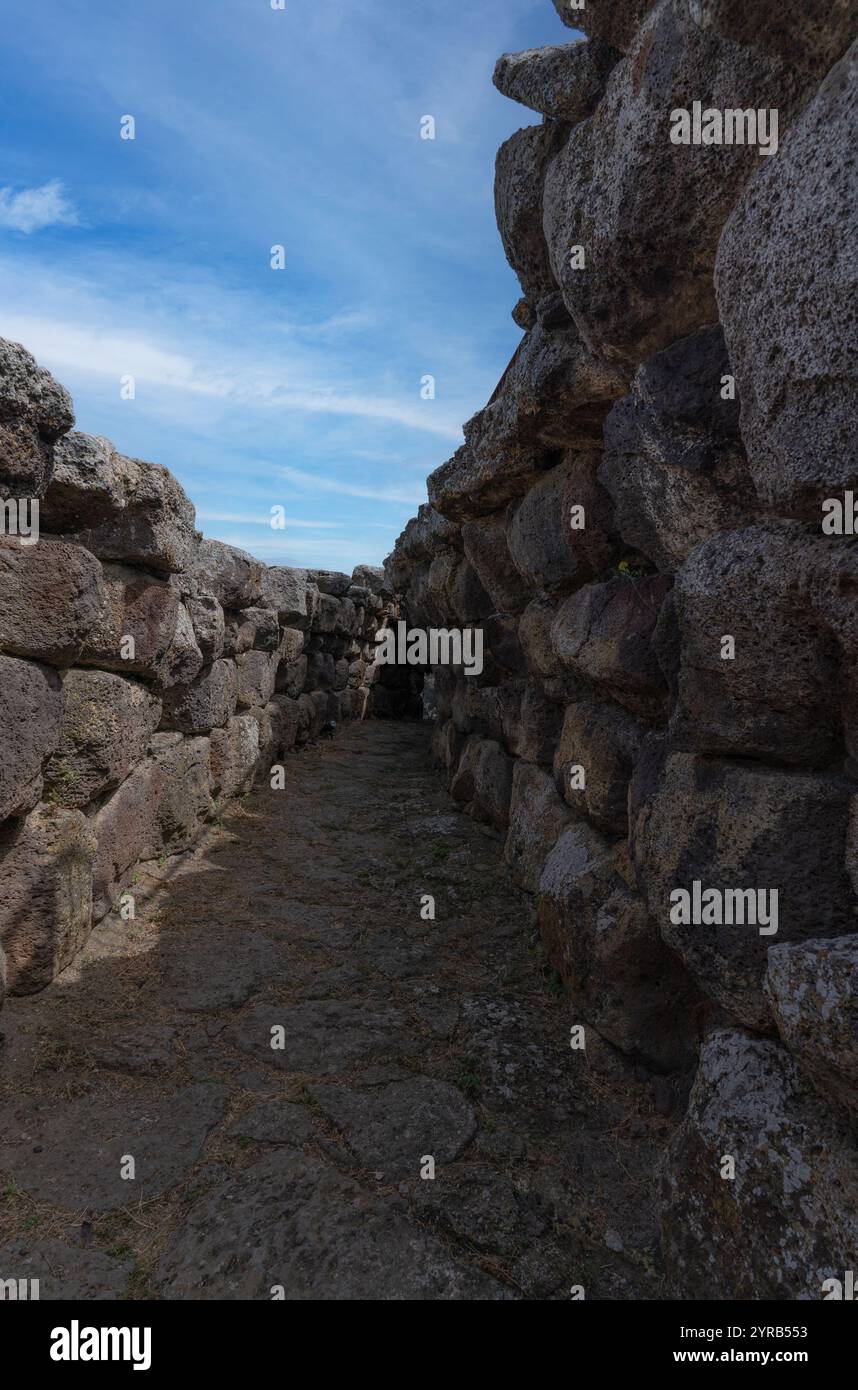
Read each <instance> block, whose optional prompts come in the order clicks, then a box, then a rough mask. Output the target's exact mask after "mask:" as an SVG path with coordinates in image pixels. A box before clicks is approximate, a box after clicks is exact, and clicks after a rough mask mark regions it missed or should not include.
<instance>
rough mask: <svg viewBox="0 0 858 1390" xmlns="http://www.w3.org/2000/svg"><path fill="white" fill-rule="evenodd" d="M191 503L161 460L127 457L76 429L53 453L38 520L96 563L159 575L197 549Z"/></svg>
mask: <svg viewBox="0 0 858 1390" xmlns="http://www.w3.org/2000/svg"><path fill="white" fill-rule="evenodd" d="M195 517H196V513H195V511H194V506H193V503H192V502H191V500H190V498H189V497H188V496H187V494H186V492H185V491H184V489H183V488H182V487H181V486H180V484H179V483H178V481H177V480H176V478H174V477H173V475H172V473H170V471H169V470H168V469H166V468H164V467H162V466H161V465H160V464H156V463H146V462H144V461H143V460H142V459H131V458H125V456H124V455H122V454H120V453H117V451H116V449H115V448H114V446H113V445H112V444H111V442H110V440H109V439H103V438H100V437H95V436H92V435H88V434H80V433H78V432H77V431H75V432H73V433H72V434H69V435H67V436H66V438H65V439H63V440H61V441H60V443H59V444H58V445H57V446H56V449H55V452H54V472H53V477H52V478H51V483H50V486H49V487H48V490H47V492H46V494H45V498H44V502H43V504H42V524H43V525H44V526H45V527H46V528H47V529H48V530H51V531H61V532H63V533H64V534H67V535H69V536H73V537H74V539H76V540H78V541H79V542H80V543H81V545H85V546H86V548H87V549H88V550H91V551H92V553H93V555H97V556H98V558H99V559H100V560H121V561H123V562H124V563H125V564H129V565H142V566H145V567H148V568H150V569H154V570H156V571H158V572H160V573H168V574H169V573H174V572H178V571H181V570H184V569H185V568H186V566H187V565H188V563H189V562H190V560H191V556H192V554H193V552H194V549H195V546H196V539H195V530H194V526H195Z"/></svg>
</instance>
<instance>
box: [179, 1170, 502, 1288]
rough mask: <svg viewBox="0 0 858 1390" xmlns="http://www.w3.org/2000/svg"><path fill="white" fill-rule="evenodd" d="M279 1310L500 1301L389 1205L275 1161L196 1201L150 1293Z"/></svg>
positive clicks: (329, 1174) (335, 1178)
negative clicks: (300, 1304) (295, 1304)
mask: <svg viewBox="0 0 858 1390" xmlns="http://www.w3.org/2000/svg"><path fill="white" fill-rule="evenodd" d="M278 1286H279V1288H282V1290H283V1294H282V1295H281V1296H283V1297H285V1298H286V1299H287V1300H289V1301H310V1300H313V1301H315V1300H322V1301H328V1300H354V1299H366V1300H369V1299H371V1300H373V1301H378V1300H381V1301H388V1300H391V1301H392V1300H397V1301H399V1300H407V1301H414V1300H422V1299H426V1300H435V1299H437V1300H457V1299H506V1298H509V1297H510V1296H511V1295H510V1293H509V1291H508V1290H507V1289H505V1288H504V1287H503V1285H501V1284H498V1283H497V1282H496V1281H495V1280H493V1279H491V1278H489V1277H488V1276H487V1275H485V1274H483V1273H482V1271H480V1270H476V1269H472V1268H470V1267H469V1266H467V1265H464V1264H460V1263H458V1262H456V1261H455V1260H453V1259H452V1258H451V1256H450V1255H449V1254H448V1252H447V1250H446V1249H445V1248H444V1246H443V1245H442V1244H441V1242H440V1241H438V1240H436V1239H435V1238H434V1237H432V1236H431V1235H430V1234H428V1233H427V1232H426V1231H424V1230H422V1229H421V1227H419V1226H416V1225H414V1224H413V1223H412V1222H411V1221H410V1220H409V1218H408V1216H407V1213H406V1210H405V1207H404V1204H403V1203H401V1202H400V1201H399V1200H398V1199H395V1198H394V1199H391V1198H381V1197H378V1196H375V1195H373V1194H369V1193H367V1192H366V1191H365V1190H364V1189H362V1188H361V1187H359V1186H358V1184H357V1183H356V1182H354V1181H353V1180H352V1179H351V1178H349V1177H347V1176H346V1175H344V1174H342V1173H339V1172H337V1171H335V1170H334V1169H332V1168H328V1167H326V1166H321V1165H320V1164H319V1162H318V1160H313V1161H312V1162H311V1161H308V1160H307V1159H305V1158H304V1157H303V1155H300V1154H289V1153H275V1154H270V1155H268V1156H266V1157H265V1158H264V1159H262V1160H261V1161H260V1162H259V1163H256V1164H253V1165H252V1166H251V1167H250V1168H247V1169H245V1170H244V1172H243V1173H241V1174H240V1175H239V1176H238V1177H237V1178H234V1179H231V1180H230V1181H228V1182H226V1183H224V1184H223V1185H222V1186H221V1187H218V1188H216V1189H215V1190H214V1191H213V1192H210V1193H208V1194H206V1195H205V1196H204V1197H202V1198H201V1199H200V1200H199V1201H198V1202H197V1203H196V1205H195V1206H193V1207H192V1208H191V1210H190V1212H189V1213H188V1216H187V1219H186V1221H185V1223H184V1225H183V1227H182V1229H181V1230H180V1231H179V1232H178V1234H177V1235H176V1236H175V1237H174V1239H173V1241H172V1243H171V1244H170V1245H169V1246H168V1248H167V1250H166V1252H165V1254H164V1255H163V1257H162V1259H161V1261H160V1264H159V1266H158V1268H157V1271H156V1287H157V1289H158V1292H159V1293H160V1295H161V1296H162V1297H163V1298H169V1299H265V1300H266V1301H270V1300H271V1298H272V1296H273V1294H272V1290H275V1289H277V1288H278Z"/></svg>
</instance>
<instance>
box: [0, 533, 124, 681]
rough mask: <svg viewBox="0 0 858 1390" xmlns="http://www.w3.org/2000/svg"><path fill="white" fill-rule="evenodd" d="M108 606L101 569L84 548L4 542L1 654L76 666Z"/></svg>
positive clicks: (0, 548) (0, 556)
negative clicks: (74, 664) (75, 663)
mask: <svg viewBox="0 0 858 1390" xmlns="http://www.w3.org/2000/svg"><path fill="white" fill-rule="evenodd" d="M104 605H105V587H104V582H103V580H102V572H101V566H100V564H99V563H98V561H97V560H96V558H95V556H94V555H91V554H90V553H89V551H88V550H84V549H83V547H82V546H79V545H69V544H67V543H66V542H65V541H61V540H56V539H55V538H53V537H50V536H42V537H40V539H39V543H38V545H32V546H31V545H21V544H19V543H18V540H17V539H16V538H13V537H11V536H0V650H2V651H3V652H5V653H7V654H8V655H9V656H22V657H29V658H30V659H31V660H35V661H47V662H49V663H50V664H51V665H52V666H69V665H71V663H72V662H74V661H76V660H77V659H78V658H79V657H80V654H81V650H82V648H83V646H84V643H85V642H86V641H87V639H88V638H89V637H90V635H91V634H92V632H93V629H94V628H95V627H96V624H97V623H99V621H100V619H101V615H102V612H103V609H104Z"/></svg>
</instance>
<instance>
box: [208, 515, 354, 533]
mask: <svg viewBox="0 0 858 1390" xmlns="http://www.w3.org/2000/svg"><path fill="white" fill-rule="evenodd" d="M197 521H218V522H229V523H230V524H232V525H235V526H271V517H270V516H247V515H246V514H240V513H238V512H197ZM348 524H349V523H348V522H345V521H303V520H301V521H299V520H297V519H293V520H290V519H289V518H288V517H287V518H286V528H285V529H286V530H287V531H291V530H292V529H293V527H300V528H301V529H302V530H306V531H338V530H339V529H340V528H341V527H343V526H347V525H348ZM272 529H274V528H272ZM276 529H278V530H279V529H280V528H279V527H278V528H276Z"/></svg>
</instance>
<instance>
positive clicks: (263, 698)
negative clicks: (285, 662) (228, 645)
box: [235, 651, 280, 709]
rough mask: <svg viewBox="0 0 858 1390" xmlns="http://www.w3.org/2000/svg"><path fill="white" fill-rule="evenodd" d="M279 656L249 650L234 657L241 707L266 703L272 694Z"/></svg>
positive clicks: (248, 707)
mask: <svg viewBox="0 0 858 1390" xmlns="http://www.w3.org/2000/svg"><path fill="white" fill-rule="evenodd" d="M279 665H280V658H279V657H278V656H277V654H276V653H272V652H260V651H249V652H243V653H242V655H241V656H237V657H236V659H235V669H236V672H237V676H238V690H237V701H238V705H239V707H240V708H241V709H253V708H254V707H256V706H262V705H267V704H268V701H269V700H270V699H271V696H272V695H273V694H274V683H275V680H276V679H277V668H278V666H279Z"/></svg>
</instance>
